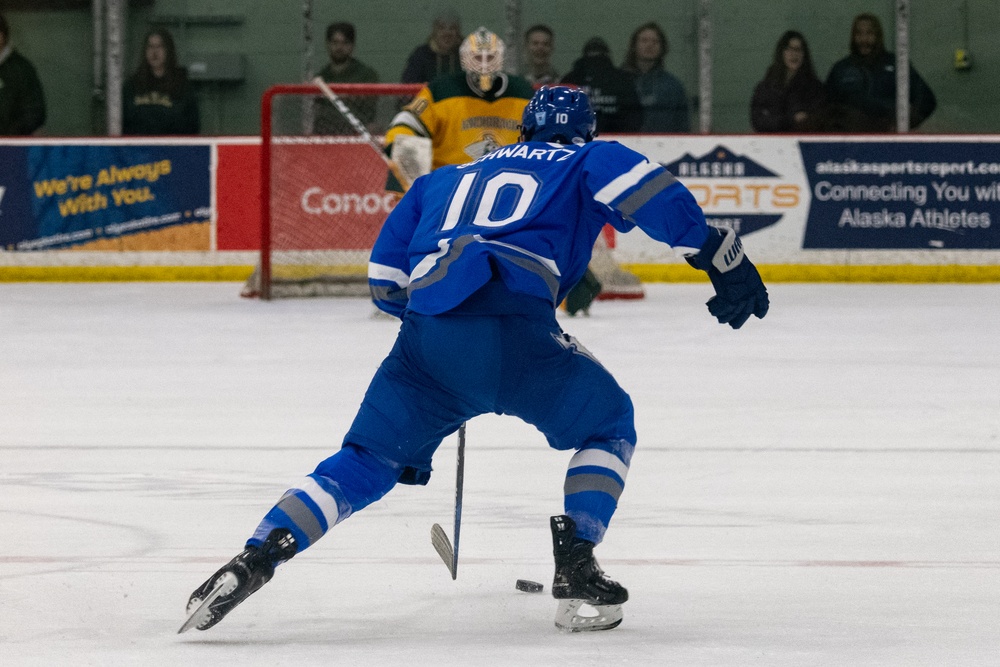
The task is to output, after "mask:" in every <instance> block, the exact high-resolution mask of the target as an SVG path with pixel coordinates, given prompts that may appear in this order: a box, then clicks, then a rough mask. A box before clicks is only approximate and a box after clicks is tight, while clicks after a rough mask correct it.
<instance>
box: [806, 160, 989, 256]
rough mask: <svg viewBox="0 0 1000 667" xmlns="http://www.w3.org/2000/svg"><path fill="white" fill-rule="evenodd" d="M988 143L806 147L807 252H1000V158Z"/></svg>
mask: <svg viewBox="0 0 1000 667" xmlns="http://www.w3.org/2000/svg"><path fill="white" fill-rule="evenodd" d="M998 148H1000V146H998V144H996V143H986V142H958V141H935V142H933V143H932V142H913V141H909V142H907V141H898V142H885V143H882V142H879V143H872V142H852V141H826V142H824V141H803V142H800V149H801V151H802V161H803V163H804V165H805V170H806V175H807V177H808V179H809V190H810V193H811V200H810V205H809V214H808V217H807V220H806V232H805V237H804V240H803V246H802V247H803V248H804V249H812V248H816V249H827V248H829V249H833V248H840V249H875V250H881V249H886V250H903V249H925V248H937V249H950V248H957V249H979V250H988V249H997V248H1000V233H998V232H997V229H996V224H997V223H998V222H1000V158H998Z"/></svg>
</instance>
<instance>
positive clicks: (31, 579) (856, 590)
mask: <svg viewBox="0 0 1000 667" xmlns="http://www.w3.org/2000/svg"><path fill="white" fill-rule="evenodd" d="M237 292H238V286H237V285H234V284H228V283H224V284H71V285H49V284H6V285H0V340H2V343H3V352H2V353H0V521H2V524H0V525H2V529H3V530H2V540H0V651H2V658H0V661H2V663H3V664H4V665H25V664H34V665H48V664H77V665H187V664H190V665H258V664H261V665H264V664H266V665H282V664H289V665H291V664H294V665H320V664H322V665H379V666H386V665H424V664H427V665H436V666H440V667H446V666H450V665H463V666H464V665H554V666H561V665H602V666H603V665H619V664H628V665H691V666H699V665H705V666H712V667H716V666H722V665H748V664H760V665H777V666H793V665H794V666H801V665H837V666H840V665H851V666H854V665H996V664H998V663H1000V309H998V308H997V304H998V302H1000V285H921V286H914V285H785V284H779V285H774V286H773V287H772V288H771V294H772V304H773V305H772V312H771V314H770V315H769V316H768V317H767V319H765V320H764V321H756V320H754V321H752V322H750V323H749V325H748V326H747V327H745V329H744V330H741V331H732V330H730V329H728V328H727V327H721V326H719V325H717V324H716V323H715V322H714V320H712V319H711V318H710V317H709V315H708V313H707V312H706V311H705V307H704V301H705V300H706V299H707V297H708V296H709V294H710V287H709V286H708V285H707V284H702V285H652V286H650V287H649V296H648V298H647V299H646V300H645V301H642V302H634V303H624V302H620V303H599V304H597V305H596V306H595V307H594V308H593V314H592V316H591V317H590V318H588V319H581V318H577V319H569V318H564V319H562V323H563V325H564V327H565V328H566V329H567V330H568V331H569V332H570V333H573V334H574V335H576V336H577V337H579V339H580V340H581V341H582V342H583V343H584V344H585V345H586V346H587V347H588V348H589V349H590V350H591V351H593V352H594V353H595V354H596V355H597V356H598V357H599V358H600V359H601V360H602V361H603V362H604V363H605V365H606V366H607V367H608V368H609V369H611V370H612V372H613V373H614V374H615V375H616V376H617V377H618V378H619V381H620V382H621V384H622V385H623V386H624V387H625V388H626V389H627V390H628V391H629V392H630V394H631V395H632V397H633V399H634V401H635V404H636V411H637V426H638V431H639V444H638V447H637V450H636V455H635V458H634V460H633V465H632V470H631V473H630V475H629V478H628V485H627V487H626V491H625V494H624V495H623V497H622V500H621V506H620V508H619V511H618V513H617V515H616V516H615V520H614V522H613V524H612V527H611V530H610V531H609V533H608V537H607V539H606V540H605V542H604V543H603V544H602V545H601V546H600V547H599V548H598V550H597V554H598V557H599V559H600V560H601V563H602V565H603V566H604V568H605V570H606V571H607V572H608V573H609V574H611V575H612V576H614V577H616V578H617V579H619V580H620V581H622V582H623V583H624V584H626V585H627V586H628V587H629V590H630V593H631V600H630V601H629V602H628V603H627V605H626V606H625V622H624V623H623V624H622V626H621V627H619V628H618V629H616V630H613V631H611V632H605V633H592V634H583V635H564V634H560V633H559V632H557V631H556V629H555V628H554V626H553V623H552V620H553V616H554V612H555V603H554V601H553V600H552V599H551V598H550V597H548V595H547V594H546V595H531V594H525V593H520V592H518V591H516V590H515V589H514V581H515V579H517V578H528V579H535V580H537V581H542V582H544V583H545V584H546V591H547V590H548V586H549V584H550V583H551V581H550V577H551V568H552V566H551V556H550V553H551V544H550V537H549V532H548V517H549V515H551V514H557V513H560V512H561V487H562V477H563V473H564V471H565V466H566V462H567V460H568V455H567V454H566V453H560V452H554V451H551V450H549V449H548V448H547V447H546V445H545V442H544V439H543V438H542V437H541V435H540V434H538V433H537V432H536V431H534V430H533V429H531V428H530V427H526V426H524V425H523V424H521V423H519V422H517V421H514V420H511V419H504V418H500V417H496V416H489V417H481V418H478V419H475V420H473V421H472V422H471V423H470V424H469V436H468V451H467V470H466V480H465V484H466V495H465V516H464V524H463V532H462V544H461V563H460V568H459V577H458V580H457V581H454V582H453V581H451V579H450V578H449V575H448V573H447V571H446V570H445V568H444V566H443V565H442V564H441V562H440V561H439V560H438V557H437V555H436V554H435V553H434V551H433V549H432V547H431V545H430V539H429V529H430V526H431V524H432V523H434V522H440V523H442V524H443V525H444V526H446V527H447V529H448V532H449V533H450V532H451V517H452V507H453V494H454V470H455V462H454V451H455V442H454V438H450V439H449V440H447V441H446V442H445V444H444V445H443V446H442V448H441V450H440V451H439V454H438V457H437V459H436V461H435V466H436V472H435V474H434V477H433V479H432V480H431V483H430V485H429V486H427V487H425V488H413V487H403V486H399V487H397V488H396V489H395V490H394V491H393V492H392V493H391V494H390V495H389V496H387V497H386V498H385V499H384V500H382V501H381V502H379V503H377V504H375V505H373V506H372V507H370V508H368V509H366V510H364V511H363V512H361V513H359V514H357V515H356V516H354V517H352V518H350V519H349V520H347V521H346V522H345V523H343V524H341V525H340V526H338V527H337V528H335V529H334V530H333V531H331V533H330V534H329V535H327V536H326V537H325V538H324V539H323V541H321V542H320V543H319V544H317V545H316V546H315V547H313V548H312V549H310V550H308V551H306V552H304V553H303V554H301V555H300V556H298V557H296V558H295V559H294V560H293V561H291V562H290V563H289V564H288V565H286V566H284V567H283V568H281V569H280V570H279V572H278V574H277V576H276V577H275V579H274V581H272V582H271V583H270V584H268V585H267V586H265V587H264V588H263V589H262V590H261V591H260V592H259V593H257V594H256V595H254V597H252V598H251V599H250V600H248V601H247V602H246V603H245V604H244V605H242V606H241V607H240V608H238V609H237V610H236V611H234V612H233V613H232V614H231V615H230V616H229V617H228V618H227V619H226V620H225V621H223V622H222V623H221V624H220V625H218V626H217V627H215V628H214V629H212V630H210V631H208V632H204V633H202V632H196V631H193V632H191V633H188V634H185V635H181V636H178V635H177V634H175V633H176V630H177V628H178V627H179V626H180V624H181V622H182V621H183V617H184V614H183V609H184V604H185V602H186V600H187V596H188V594H189V593H190V592H191V590H192V589H194V587H195V586H197V585H198V584H200V583H201V582H202V580H204V579H205V578H206V577H207V576H208V575H209V574H211V573H212V572H213V571H214V570H215V569H216V568H218V567H219V566H220V565H222V564H223V563H224V562H225V561H226V560H228V559H229V558H230V557H231V556H233V555H234V554H235V553H236V552H237V551H238V550H239V549H240V547H241V545H242V543H243V540H244V539H245V538H246V537H247V536H248V534H249V533H250V531H252V529H253V528H254V526H255V525H256V523H257V521H258V520H259V518H260V517H261V515H262V514H263V513H264V512H266V511H267V509H269V508H270V507H271V505H272V504H273V503H274V502H275V501H276V500H277V498H278V497H279V496H280V494H281V493H282V492H284V490H285V489H286V488H287V487H288V486H290V485H291V484H293V483H294V482H295V481H296V480H297V479H298V478H299V477H301V476H302V475H303V474H305V473H307V472H309V471H311V470H312V468H313V467H314V466H315V464H316V463H317V462H319V461H320V460H321V459H323V458H325V457H326V456H328V455H329V454H331V453H333V452H334V451H336V449H337V448H338V447H339V445H340V439H341V437H342V434H343V433H344V431H345V430H346V429H347V427H348V425H349V424H350V420H351V418H352V417H353V414H354V411H355V410H356V408H357V406H358V403H359V401H360V400H361V397H362V395H363V394H364V391H365V388H366V387H367V383H368V380H369V378H370V377H371V375H372V373H373V371H374V370H375V368H376V366H377V364H378V362H379V361H380V360H381V358H382V357H383V356H384V354H385V353H386V352H387V351H388V350H389V348H390V346H391V344H392V341H393V338H394V336H395V333H396V330H397V326H396V325H395V323H394V322H392V321H385V320H376V319H372V318H371V313H372V307H371V306H370V305H369V304H368V303H367V302H365V301H362V300H333V299H324V300H293V301H282V302H274V303H259V302H256V301H246V300H241V299H239V298H238V297H237ZM456 362H458V363H460V360H456Z"/></svg>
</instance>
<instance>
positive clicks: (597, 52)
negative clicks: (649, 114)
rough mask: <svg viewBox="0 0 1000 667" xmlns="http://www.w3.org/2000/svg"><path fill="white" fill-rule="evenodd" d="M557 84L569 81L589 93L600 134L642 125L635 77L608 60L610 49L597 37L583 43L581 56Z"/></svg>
mask: <svg viewBox="0 0 1000 667" xmlns="http://www.w3.org/2000/svg"><path fill="white" fill-rule="evenodd" d="M561 83H572V84H574V85H576V86H579V87H580V88H582V89H583V90H584V91H585V92H586V93H587V95H589V96H590V103H591V105H592V106H593V107H594V112H595V113H596V114H597V130H598V131H599V132H600V133H601V134H614V133H615V132H638V131H639V129H640V128H641V127H642V105H641V104H640V102H639V94H638V93H637V92H636V89H635V77H634V76H633V75H632V74H631V73H630V72H626V71H625V70H622V69H619V68H617V67H615V66H614V63H612V62H611V49H609V48H608V43H607V42H605V41H604V40H603V39H601V38H600V37H591V38H590V39H589V40H587V43H586V44H584V46H583V57H582V58H580V59H579V60H577V61H576V62H575V63H573V69H572V70H571V71H570V73H569V74H567V75H566V76H564V77H563V78H562V81H561Z"/></svg>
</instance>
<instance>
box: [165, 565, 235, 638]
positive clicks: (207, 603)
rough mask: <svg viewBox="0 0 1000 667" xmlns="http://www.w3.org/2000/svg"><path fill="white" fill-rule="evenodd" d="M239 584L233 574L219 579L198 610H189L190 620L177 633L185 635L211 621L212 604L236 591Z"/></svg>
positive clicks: (228, 573)
mask: <svg viewBox="0 0 1000 667" xmlns="http://www.w3.org/2000/svg"><path fill="white" fill-rule="evenodd" d="M239 583H240V582H239V579H237V578H236V575H235V574H233V573H232V572H226V573H224V574H223V575H222V576H221V577H219V579H218V580H217V581H216V582H215V587H214V588H212V590H211V592H209V594H208V595H206V596H205V599H204V600H202V601H201V604H199V605H198V608H197V609H195V610H194V611H190V609H189V615H188V619H187V620H186V621H185V622H184V625H182V626H181V629H180V630H178V631H177V634H179V635H180V634H183V633H185V632H187V631H188V630H190V629H191V628H196V627H198V626H199V625H201V624H203V623H204V622H205V621H207V620H208V619H210V618H211V617H212V609H211V607H212V603H213V602H215V601H216V600H218V599H219V598H220V597H222V596H223V595H229V594H230V593H232V592H233V591H234V590H236V586H237V585H238V584H239ZM190 606H191V605H190V603H189V604H188V607H190Z"/></svg>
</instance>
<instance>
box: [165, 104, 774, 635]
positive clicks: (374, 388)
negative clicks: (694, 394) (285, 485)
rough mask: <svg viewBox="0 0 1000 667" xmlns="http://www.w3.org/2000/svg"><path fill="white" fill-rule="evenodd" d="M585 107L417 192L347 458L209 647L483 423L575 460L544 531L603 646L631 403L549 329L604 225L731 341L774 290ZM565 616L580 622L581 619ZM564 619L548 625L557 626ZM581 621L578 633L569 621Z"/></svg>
mask: <svg viewBox="0 0 1000 667" xmlns="http://www.w3.org/2000/svg"><path fill="white" fill-rule="evenodd" d="M595 127H596V125H595V121H594V113H593V111H592V110H591V107H590V104H589V101H588V99H587V96H586V95H585V94H584V93H583V92H581V91H578V90H575V89H571V88H567V87H551V88H542V89H541V90H539V91H538V92H537V93H536V94H535V96H534V97H533V98H532V100H531V102H530V103H529V104H528V106H527V107H526V108H525V111H524V116H523V119H522V129H521V138H522V141H521V143H517V144H514V145H511V146H505V147H503V148H500V149H498V150H496V151H494V152H492V153H489V154H487V155H485V156H483V157H481V158H480V159H478V160H476V161H474V162H471V163H468V164H463V165H457V166H446V167H442V168H440V169H437V170H436V171H434V172H432V173H431V174H428V175H426V176H423V177H421V178H419V179H417V180H416V181H415V182H414V184H413V187H412V188H411V189H410V190H409V192H407V194H406V196H404V197H403V199H402V200H401V201H400V202H399V204H398V205H397V206H396V208H395V209H394V210H393V212H392V213H391V214H390V215H389V218H388V219H387V220H386V222H385V225H384V227H383V229H382V231H381V234H380V235H379V238H378V240H377V241H376V243H375V246H374V249H373V250H372V255H371V262H370V265H369V282H370V285H371V291H372V296H373V299H374V301H375V303H376V305H377V306H378V307H379V308H381V309H382V310H384V311H386V312H388V313H391V314H393V315H396V316H399V317H401V318H402V325H401V327H400V332H399V336H398V338H397V340H396V343H395V346H394V347H393V349H392V351H391V352H390V353H389V355H388V356H387V357H386V359H385V360H384V361H383V362H382V365H381V366H380V367H379V369H378V371H377V372H376V374H375V376H374V378H373V379H372V382H371V385H370V387H369V389H368V392H367V393H366V395H365V398H364V401H363V402H362V404H361V407H360V409H359V411H358V413H357V416H356V417H355V420H354V423H353V424H352V425H351V427H350V430H349V431H348V433H347V435H346V436H345V438H344V443H343V447H342V448H341V450H340V451H339V452H337V453H336V454H334V455H333V456H331V457H330V458H328V459H326V460H325V461H323V462H321V463H320V464H319V466H318V467H317V468H316V470H315V471H314V472H313V473H312V474H310V475H309V476H307V477H306V478H304V479H303V480H302V482H301V483H299V484H298V485H296V486H294V487H293V488H291V489H290V490H289V491H288V492H287V493H286V494H285V495H284V496H282V498H281V499H280V500H279V501H278V503H277V504H276V505H275V506H274V507H273V508H272V509H271V511H270V512H268V513H267V515H266V516H265V517H264V519H263V520H262V521H261V523H260V525H259V526H258V528H257V530H256V532H255V533H254V535H253V536H252V537H251V538H250V540H249V541H248V542H247V545H246V548H245V550H244V551H243V552H242V553H240V554H239V555H237V556H236V557H235V558H234V559H233V560H232V561H230V562H229V563H228V564H227V565H225V566H224V567H223V568H222V569H220V570H219V571H218V572H216V573H215V574H214V575H212V577H210V578H209V579H208V580H207V581H206V582H205V583H204V584H203V585H202V586H201V587H199V588H198V589H197V590H196V591H195V592H194V593H193V594H192V595H191V598H190V601H189V605H188V613H189V619H188V622H187V623H186V624H185V626H184V627H183V628H182V631H183V630H186V629H188V628H190V627H197V628H198V629H201V630H204V629H207V628H209V627H211V626H213V625H215V624H216V623H218V622H219V621H220V620H221V619H222V618H223V617H224V616H225V615H226V614H227V613H228V612H229V611H230V610H232V609H233V608H234V607H235V606H236V605H238V604H239V603H240V602H242V601H243V600H244V599H246V598H247V597H248V596H249V595H250V594H251V593H253V592H254V591H256V590H257V589H259V588H260V587H261V586H262V585H263V584H264V583H266V582H267V581H268V580H270V578H271V576H272V575H273V573H274V568H275V566H277V565H278V564H279V563H282V562H284V561H286V560H288V559H289V558H291V557H292V556H294V555H295V554H296V553H298V552H300V551H302V550H303V549H306V548H307V547H309V546H311V545H312V544H314V543H315V542H316V541H317V540H318V539H319V538H320V537H322V536H323V535H324V534H325V533H326V531H327V530H329V529H330V528H332V527H333V526H334V525H335V524H337V523H338V522H340V521H343V520H344V519H346V518H347V517H349V516H350V515H351V514H353V513H355V512H357V511H359V510H361V509H363V508H364V507H366V506H367V505H369V504H370V503H372V502H374V501H376V500H378V499H379V498H381V497H382V496H384V495H385V494H386V493H388V492H389V490H390V489H392V487H393V486H395V485H396V484H397V483H399V482H402V483H410V484H414V483H415V484H426V483H427V480H428V479H429V477H430V474H431V458H432V456H433V454H434V452H435V450H436V449H437V447H438V446H439V445H440V443H441V441H442V439H443V438H444V437H446V436H448V435H450V434H451V433H453V432H455V431H456V430H457V429H458V427H459V426H460V425H461V424H462V423H463V422H465V421H467V420H469V419H471V418H473V417H475V416H477V415H480V414H484V413H487V412H494V413H498V414H505V415H512V416H516V417H519V418H521V419H523V420H524V421H526V422H528V423H529V424H532V425H534V426H536V427H537V428H538V429H539V431H541V432H542V433H543V434H544V435H545V437H546V438H547V440H548V443H549V445H550V446H551V447H553V448H555V449H557V450H572V451H574V454H573V455H572V457H571V458H570V461H569V469H568V471H567V474H566V480H565V486H564V493H565V499H564V513H563V514H561V515H558V516H555V517H552V519H551V522H550V523H551V529H552V534H553V553H554V556H555V576H554V579H553V586H552V592H553V595H554V596H555V597H556V598H557V599H559V600H560V601H561V605H576V606H569V607H567V608H569V609H570V610H571V611H572V610H575V608H576V607H578V606H579V604H581V603H587V604H590V605H594V606H595V607H597V608H598V609H599V611H601V612H602V613H603V616H601V618H602V619H603V620H601V621H600V622H596V623H590V624H589V625H587V624H582V625H576V626H574V623H575V620H574V619H573V618H567V624H566V627H569V628H570V629H606V628H610V627H614V626H615V625H617V624H618V623H620V622H621V607H620V605H621V604H622V603H624V602H625V601H626V600H627V599H628V592H627V591H626V589H625V588H624V587H623V586H622V585H621V584H619V583H618V582H616V581H614V580H612V579H611V578H609V577H608V576H607V575H605V574H604V573H603V572H602V570H601V568H600V567H599V565H598V564H597V561H596V560H595V559H594V555H593V549H594V546H595V545H597V544H598V543H600V542H601V540H602V539H603V537H604V533H605V531H606V529H607V527H608V523H609V522H610V521H611V517H612V515H613V514H614V512H615V509H616V508H617V504H618V498H619V496H620V495H621V493H622V489H623V487H624V484H625V479H626V476H627V474H628V469H629V463H630V461H631V458H632V452H633V448H634V447H635V443H636V434H635V429H634V425H633V412H632V402H631V400H630V399H629V397H628V395H627V394H626V393H625V392H624V391H623V390H622V389H621V387H619V386H618V383H617V382H616V381H615V380H614V378H613V377H612V376H611V374H610V373H609V372H608V371H607V370H606V369H605V368H604V367H603V366H601V365H600V363H598V361H597V360H596V359H595V358H594V357H593V356H592V355H591V354H590V353H589V352H588V351H587V349H586V348H584V347H583V346H582V345H580V344H579V343H578V342H577V341H576V339H574V338H573V337H572V336H570V335H568V334H566V333H564V332H563V331H562V330H561V329H560V327H559V324H558V323H557V321H556V314H555V313H556V305H557V304H559V303H560V302H561V301H562V299H563V298H564V297H565V296H566V293H567V292H568V291H569V289H570V288H572V287H573V286H574V285H575V284H576V283H577V281H578V280H579V279H580V277H581V276H582V275H583V273H584V271H585V270H586V268H587V263H588V261H589V260H590V253H591V249H592V248H593V247H594V241H595V239H596V238H597V235H598V234H599V233H600V231H601V228H602V226H603V225H604V224H605V222H607V221H610V222H611V224H612V225H614V227H615V228H616V229H617V230H618V231H620V232H627V231H629V230H630V229H632V228H634V227H636V226H638V227H640V228H641V229H642V230H643V231H645V232H646V233H647V234H648V235H649V236H651V237H652V238H654V239H657V240H659V241H662V242H664V243H667V244H669V245H671V246H673V247H674V248H675V249H678V250H679V251H680V252H682V253H683V254H684V255H686V256H687V259H688V262H689V263H690V264H691V265H692V266H694V267H695V268H698V269H701V270H703V271H706V272H707V273H708V276H709V278H710V279H711V281H712V284H713V286H714V288H715V291H716V296H714V297H713V298H712V299H710V300H709V302H708V309H709V311H710V313H711V314H712V315H714V316H715V317H716V318H717V319H718V320H719V322H720V323H724V324H729V325H730V326H731V327H732V328H734V329H738V328H740V327H741V326H742V325H743V324H744V323H745V322H746V321H747V319H748V318H749V317H750V316H751V315H755V316H757V317H764V315H765V314H766V313H767V309H768V296H767V290H766V289H765V287H764V285H763V283H762V282H761V279H760V275H759V274H758V272H757V269H756V268H755V267H754V265H753V264H752V263H751V262H750V260H749V259H748V258H747V257H746V256H745V255H744V253H743V248H742V245H741V243H740V241H739V239H738V238H737V236H736V234H735V233H734V232H732V231H731V230H726V229H717V228H714V227H709V226H707V225H706V223H705V217H704V215H703V213H702V211H701V209H700V208H699V207H698V205H697V204H696V203H695V200H694V197H693V196H692V195H691V193H690V192H689V191H688V190H687V189H686V188H685V187H684V186H683V185H682V184H681V183H679V182H678V181H677V180H676V179H675V178H674V177H673V176H672V175H671V174H670V173H669V172H668V171H666V170H665V169H663V167H661V166H660V165H659V164H657V163H655V162H650V161H649V160H647V159H646V158H645V157H643V156H642V155H640V154H639V153H636V152H635V151H632V150H630V149H628V148H626V147H624V146H622V145H620V144H618V143H614V142H603V141H592V139H593V138H594V135H595ZM574 613H575V612H574ZM557 619H558V617H557ZM576 620H579V619H576Z"/></svg>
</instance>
